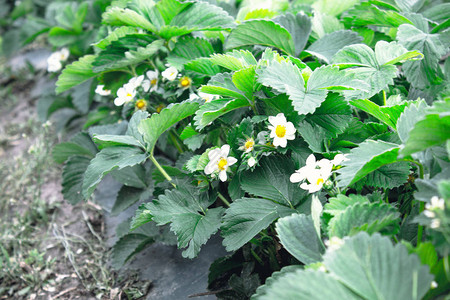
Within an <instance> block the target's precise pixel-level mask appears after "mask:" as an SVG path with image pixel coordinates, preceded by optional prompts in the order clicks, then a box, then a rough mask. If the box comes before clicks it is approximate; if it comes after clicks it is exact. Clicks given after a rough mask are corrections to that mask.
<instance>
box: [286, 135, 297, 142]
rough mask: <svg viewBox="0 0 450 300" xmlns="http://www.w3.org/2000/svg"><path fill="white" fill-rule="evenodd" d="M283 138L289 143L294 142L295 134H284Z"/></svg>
mask: <svg viewBox="0 0 450 300" xmlns="http://www.w3.org/2000/svg"><path fill="white" fill-rule="evenodd" d="M284 138H285V139H287V140H290V141H292V140H295V134H286V135H285V136H284Z"/></svg>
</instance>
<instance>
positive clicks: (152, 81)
mask: <svg viewBox="0 0 450 300" xmlns="http://www.w3.org/2000/svg"><path fill="white" fill-rule="evenodd" d="M157 83H158V79H156V78H155V79H152V80H150V84H151V85H156V84H157Z"/></svg>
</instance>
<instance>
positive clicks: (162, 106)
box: [156, 104, 165, 114]
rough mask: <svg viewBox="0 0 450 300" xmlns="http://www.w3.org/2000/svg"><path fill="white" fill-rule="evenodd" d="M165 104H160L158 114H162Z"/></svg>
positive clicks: (157, 109) (157, 108)
mask: <svg viewBox="0 0 450 300" xmlns="http://www.w3.org/2000/svg"><path fill="white" fill-rule="evenodd" d="M164 107H165V106H164V104H160V105H158V106H157V107H156V112H157V113H158V114H159V113H160V112H161V110H162V109H163V108H164Z"/></svg>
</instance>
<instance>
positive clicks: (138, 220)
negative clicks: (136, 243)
mask: <svg viewBox="0 0 450 300" xmlns="http://www.w3.org/2000/svg"><path fill="white" fill-rule="evenodd" d="M148 204H149V203H145V204H142V205H140V206H139V208H138V209H137V210H136V214H135V216H134V217H133V219H132V220H131V223H130V231H134V230H136V229H137V228H139V227H141V226H142V225H144V224H147V223H149V222H151V221H152V215H151V214H150V210H148V209H147V206H148Z"/></svg>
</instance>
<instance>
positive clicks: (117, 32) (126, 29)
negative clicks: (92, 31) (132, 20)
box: [93, 26, 138, 50]
mask: <svg viewBox="0 0 450 300" xmlns="http://www.w3.org/2000/svg"><path fill="white" fill-rule="evenodd" d="M136 33H138V30H137V28H136V27H131V26H122V27H118V28H116V29H114V30H113V31H112V32H111V33H109V34H108V36H106V37H105V38H103V39H101V40H100V41H98V42H97V43H95V44H93V46H95V47H97V48H99V49H101V50H105V49H106V47H108V46H109V45H111V43H112V42H114V41H117V40H118V39H119V38H121V37H124V36H126V35H129V34H136Z"/></svg>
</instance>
